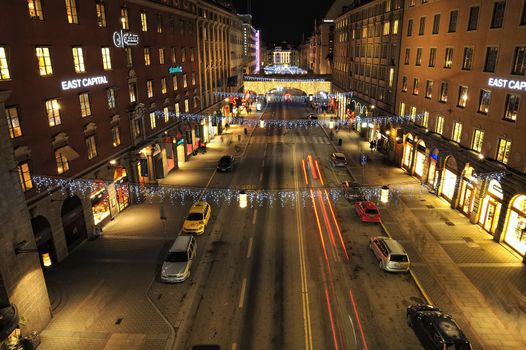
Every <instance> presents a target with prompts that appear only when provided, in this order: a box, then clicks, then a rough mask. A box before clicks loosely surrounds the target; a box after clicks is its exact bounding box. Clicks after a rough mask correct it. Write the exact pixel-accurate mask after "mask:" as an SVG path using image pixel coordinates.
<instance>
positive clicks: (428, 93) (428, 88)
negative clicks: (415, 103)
mask: <svg viewBox="0 0 526 350" xmlns="http://www.w3.org/2000/svg"><path fill="white" fill-rule="evenodd" d="M432 94H433V80H426V98H431V96H432Z"/></svg>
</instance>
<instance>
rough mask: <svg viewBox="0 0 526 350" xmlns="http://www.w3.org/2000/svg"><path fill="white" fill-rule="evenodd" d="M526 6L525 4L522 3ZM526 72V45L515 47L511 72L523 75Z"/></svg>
mask: <svg viewBox="0 0 526 350" xmlns="http://www.w3.org/2000/svg"><path fill="white" fill-rule="evenodd" d="M524 7H525V8H526V4H525V5H524ZM525 72H526V46H520V47H516V48H515V57H514V58H513V70H512V71H511V74H518V75H524V73H525Z"/></svg>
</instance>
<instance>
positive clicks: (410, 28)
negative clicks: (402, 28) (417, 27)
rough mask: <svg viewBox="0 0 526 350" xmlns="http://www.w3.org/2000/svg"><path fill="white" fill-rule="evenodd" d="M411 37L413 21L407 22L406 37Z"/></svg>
mask: <svg viewBox="0 0 526 350" xmlns="http://www.w3.org/2000/svg"><path fill="white" fill-rule="evenodd" d="M412 35H413V19H412V18H411V19H410V20H408V21H407V36H412Z"/></svg>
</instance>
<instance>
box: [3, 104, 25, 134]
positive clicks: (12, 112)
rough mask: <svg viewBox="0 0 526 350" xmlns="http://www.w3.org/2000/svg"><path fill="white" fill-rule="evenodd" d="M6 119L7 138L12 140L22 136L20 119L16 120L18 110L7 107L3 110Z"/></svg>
mask: <svg viewBox="0 0 526 350" xmlns="http://www.w3.org/2000/svg"><path fill="white" fill-rule="evenodd" d="M5 112H6V117H7V126H8V128H9V137H10V138H12V139H14V138H17V137H20V136H22V128H21V127H20V119H19V118H18V109H17V108H16V107H7V108H6V109H5Z"/></svg>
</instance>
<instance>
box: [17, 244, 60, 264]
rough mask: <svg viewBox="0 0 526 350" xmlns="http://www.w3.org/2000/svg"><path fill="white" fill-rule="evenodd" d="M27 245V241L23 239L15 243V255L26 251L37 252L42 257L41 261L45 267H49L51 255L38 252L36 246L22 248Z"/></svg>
mask: <svg viewBox="0 0 526 350" xmlns="http://www.w3.org/2000/svg"><path fill="white" fill-rule="evenodd" d="M26 245H27V241H26V240H23V241H21V242H18V243H17V244H15V255H18V254H26V253H39V254H40V257H41V258H42V263H43V265H44V266H45V267H49V266H51V265H52V264H53V262H52V261H51V256H50V255H49V253H48V252H43V253H40V252H39V251H38V249H36V248H24V247H25V246H26Z"/></svg>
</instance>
